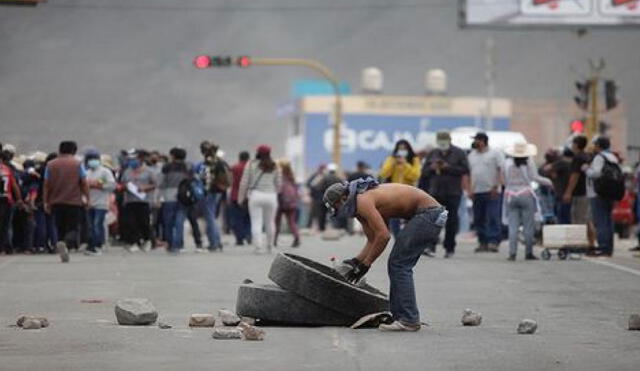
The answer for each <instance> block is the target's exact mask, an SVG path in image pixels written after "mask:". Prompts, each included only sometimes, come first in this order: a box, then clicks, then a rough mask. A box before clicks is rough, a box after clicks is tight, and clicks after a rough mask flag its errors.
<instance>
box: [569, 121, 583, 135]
mask: <svg viewBox="0 0 640 371" xmlns="http://www.w3.org/2000/svg"><path fill="white" fill-rule="evenodd" d="M571 132H572V133H583V132H584V121H582V120H573V121H571Z"/></svg>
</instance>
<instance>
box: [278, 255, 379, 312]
mask: <svg viewBox="0 0 640 371" xmlns="http://www.w3.org/2000/svg"><path fill="white" fill-rule="evenodd" d="M269 278H270V279H271V280H272V281H273V282H275V283H277V284H278V285H279V286H280V287H282V288H284V289H285V290H288V291H291V292H292V293H294V294H296V295H299V296H302V297H303V298H305V299H308V300H310V301H312V302H314V303H316V304H319V305H321V306H323V307H325V308H329V309H332V310H334V311H336V312H340V313H343V314H345V315H347V316H349V317H353V318H361V317H363V316H366V315H367V314H371V313H377V312H385V311H388V310H389V300H388V299H387V296H386V295H384V294H383V293H382V292H381V291H380V290H377V289H376V288H374V287H372V286H369V285H366V286H363V287H357V286H354V285H351V284H349V283H348V282H346V281H345V280H344V279H343V278H342V276H340V274H338V272H336V271H335V270H333V269H332V268H330V267H328V266H326V265H323V264H320V263H317V262H315V261H313V260H311V259H307V258H304V257H301V256H297V255H293V254H284V253H281V254H278V255H277V256H276V258H275V259H274V261H273V263H272V264H271V269H270V270H269Z"/></svg>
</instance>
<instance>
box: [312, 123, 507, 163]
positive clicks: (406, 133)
mask: <svg viewBox="0 0 640 371" xmlns="http://www.w3.org/2000/svg"><path fill="white" fill-rule="evenodd" d="M304 119H305V128H304V148H305V169H306V171H307V173H309V172H311V171H313V170H314V169H316V168H317V167H318V166H319V165H320V164H327V163H329V162H331V153H332V150H333V128H332V125H331V122H330V121H329V116H328V115H327V114H321V113H313V114H305V115H304ZM477 120H478V119H477V117H474V116H404V115H403V116H384V115H356V114H350V115H345V116H344V117H343V125H342V129H341V140H340V142H341V144H342V166H343V168H344V169H346V170H352V169H354V168H355V166H356V162H358V161H365V162H366V163H367V164H369V166H371V167H372V168H373V169H378V168H379V167H380V166H381V165H382V163H383V161H384V159H385V158H386V157H387V156H389V155H390V154H391V152H392V151H393V148H394V146H395V143H396V142H397V141H398V140H400V139H406V140H408V141H409V143H411V144H412V146H413V147H414V150H415V151H419V150H422V149H424V147H425V146H426V145H427V144H434V142H435V133H436V132H437V131H439V130H452V129H455V128H459V127H473V126H476V124H477ZM509 124H510V120H509V118H507V117H496V118H494V119H493V127H494V130H509Z"/></svg>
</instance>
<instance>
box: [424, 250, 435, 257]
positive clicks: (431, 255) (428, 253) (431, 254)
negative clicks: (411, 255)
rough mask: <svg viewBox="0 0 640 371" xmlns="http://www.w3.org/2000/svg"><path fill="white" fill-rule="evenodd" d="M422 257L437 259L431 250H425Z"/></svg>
mask: <svg viewBox="0 0 640 371" xmlns="http://www.w3.org/2000/svg"><path fill="white" fill-rule="evenodd" d="M422 255H424V256H426V257H429V258H435V257H436V254H435V252H433V251H432V250H431V249H425V250H424V251H423V252H422Z"/></svg>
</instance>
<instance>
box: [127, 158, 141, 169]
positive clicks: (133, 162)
mask: <svg viewBox="0 0 640 371" xmlns="http://www.w3.org/2000/svg"><path fill="white" fill-rule="evenodd" d="M129 166H131V168H132V169H137V168H139V167H140V160H138V159H137V158H136V159H133V160H129Z"/></svg>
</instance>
